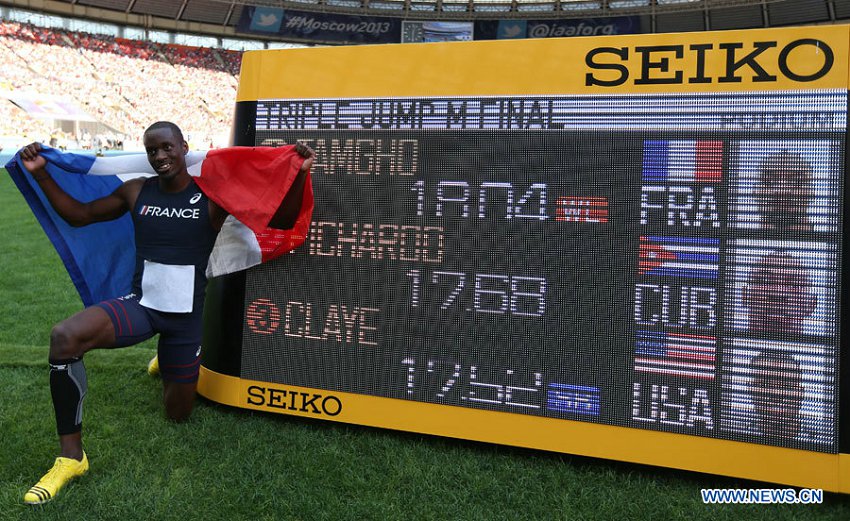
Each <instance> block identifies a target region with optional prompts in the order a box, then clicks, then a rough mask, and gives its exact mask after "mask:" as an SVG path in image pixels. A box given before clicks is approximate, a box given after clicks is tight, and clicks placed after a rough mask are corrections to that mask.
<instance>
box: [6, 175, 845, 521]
mask: <svg viewBox="0 0 850 521" xmlns="http://www.w3.org/2000/svg"><path fill="white" fill-rule="evenodd" d="M0 174H2V175H0V244H2V247H1V248H0V288H2V292H0V297H1V298H0V309H2V311H0V382H2V386H3V394H2V399H0V442H2V446H0V520H6V519H38V520H45V519H51V520H53V519H55V520H101V519H103V520H122V519H126V520H130V519H145V520H147V519H151V520H160V519H174V520H180V521H191V520H196V519H198V520H199V519H209V520H218V519H221V520H241V519H245V520H254V519H275V520H278V519H279V520H290V519H293V520H349V519H350V520H361V519H375V520H384V519H392V520H395V519H398V520H420V519H433V520H467V519H469V520H472V519H480V520H522V519H533V520H538V519H539V520H549V519H563V520H584V519H587V520H592V519H612V520H653V521H655V520H666V519H688V520H690V519H728V520H739V519H747V520H750V519H753V520H761V519H763V520H770V521H777V520H794V521H803V520H820V519H825V520H832V519H834V520H845V521H846V520H848V519H850V497H845V496H839V495H834V494H827V495H826V498H825V501H824V504H821V505H770V506H759V505H704V504H703V503H702V500H701V497H700V489H701V488H737V487H743V488H752V487H757V488H761V487H773V485H765V484H761V483H752V482H747V481H740V480H734V479H730V478H723V477H718V476H707V475H702V474H695V473H689V472H681V471H673V470H667V469H661V468H654V467H647V466H639V465H629V464H624V463H617V462H610V461H603V460H594V459H589V458H581V457H571V456H566V455H559V454H550V453H543V452H534V451H527V450H520V449H514V448H509V447H501V446H493V445H486V444H478V443H471V442H463V441H457V440H450V439H444V438H436V437H427V436H420V435H414V434H407V433H399V432H392V431H383V430H377V429H369V428H362V427H356V426H348V425H344V424H336V423H331V422H320V421H306V420H301V419H297V418H292V417H288V416H277V415H267V414H259V413H252V412H249V411H246V410H241V409H233V408H228V407H224V406H221V405H217V404H214V403H210V402H207V401H204V400H200V401H199V403H198V405H197V407H196V409H195V413H194V414H193V416H192V418H191V419H190V420H189V421H188V422H186V423H183V424H174V423H171V422H169V421H167V420H165V417H164V414H163V411H162V406H161V404H160V393H161V387H160V383H159V381H158V380H154V379H151V378H149V377H148V376H147V374H146V373H145V369H144V368H145V364H146V362H147V360H148V359H149V358H150V357H151V356H152V354H153V352H154V348H153V343H151V342H148V343H146V344H143V345H141V346H137V347H133V348H127V349H120V350H114V351H100V352H93V353H90V354H89V355H87V356H86V367H87V371H88V377H89V395H88V397H87V398H86V405H85V419H84V436H85V438H84V441H85V446H86V451H87V452H88V455H89V458H90V461H91V471H90V472H89V474H88V475H86V476H85V477H83V478H81V479H80V480H78V481H76V482H74V483H73V484H72V485H71V486H70V487H69V488H68V489H67V490H65V491H63V493H61V494H60V496H59V497H58V498H57V499H56V500H54V501H52V502H51V503H48V504H47V505H45V506H42V507H28V506H26V505H24V504H23V503H22V501H21V498H22V496H23V494H24V492H26V490H27V489H28V488H29V486H30V485H32V484H33V483H34V482H35V480H37V479H38V478H39V477H40V476H41V474H42V473H43V472H44V471H46V470H47V468H48V467H49V466H50V465H51V464H52V461H53V458H54V457H55V455H56V451H57V448H58V445H57V442H56V436H55V426H54V423H53V412H52V406H51V403H50V394H49V390H48V374H47V363H46V359H47V338H48V332H49V330H50V326H51V324H52V323H54V322H56V321H58V320H60V319H62V318H64V317H65V316H66V315H69V314H71V313H73V312H75V311H77V310H79V309H80V308H81V304H80V303H79V300H78V298H77V296H76V293H75V291H74V289H73V287H72V285H71V283H70V281H69V279H68V276H67V274H66V273H65V271H64V268H63V267H62V265H61V263H60V261H59V259H58V257H57V255H56V254H55V252H54V251H53V249H52V247H51V246H50V244H49V242H48V241H47V239H46V238H45V236H44V234H43V233H42V231H41V230H40V228H39V227H38V225H37V224H36V222H35V220H34V218H33V217H32V215H31V214H30V212H29V209H28V208H27V207H26V205H25V203H24V202H23V199H22V198H21V197H20V194H18V192H17V190H16V189H15V187H14V185H13V184H12V182H11V181H10V179H9V177H8V176H7V175H6V173H5V171H2V170H0Z"/></svg>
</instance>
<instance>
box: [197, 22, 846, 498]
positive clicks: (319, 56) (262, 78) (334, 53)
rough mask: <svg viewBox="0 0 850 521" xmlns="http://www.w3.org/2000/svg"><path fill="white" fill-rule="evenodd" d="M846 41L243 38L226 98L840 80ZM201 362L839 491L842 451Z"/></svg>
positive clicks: (404, 421) (448, 417)
mask: <svg viewBox="0 0 850 521" xmlns="http://www.w3.org/2000/svg"><path fill="white" fill-rule="evenodd" d="M813 35H814V37H813ZM849 49H850V26H821V27H818V28H817V30H816V31H814V30H813V29H812V28H811V27H804V28H787V29H771V30H752V31H730V32H703V33H687V34H659V35H641V36H628V37H616V36H614V37H593V38H569V39H541V40H511V41H481V42H462V43H436V44H406V45H381V46H359V47H336V48H311V49H290V50H279V51H251V52H247V53H245V55H244V57H243V61H242V71H241V76H240V84H239V90H238V96H237V102H246V101H247V102H251V101H258V100H265V99H289V100H298V99H325V98H329V99H340V98H386V97H398V98H403V97H413V98H415V97H423V96H499V95H507V96H518V95H591V94H592V95H598V94H614V95H616V94H658V93H708V92H711V93H721V92H763V91H771V92H772V91H807V90H829V89H832V90H842V91H847V90H848V86H850V78H848V63H850V52H848V51H849ZM236 130H237V132H238V129H236ZM205 356H206V355H205ZM205 360H206V359H205ZM841 363H842V364H843V366H845V367H846V365H847V364H846V362H845V361H843V360H842V361H841ZM206 366H207V364H206V362H205V364H204V366H203V367H202V368H201V380H200V383H199V392H200V393H201V395H203V396H205V397H207V398H209V399H211V400H213V401H216V402H220V403H223V404H227V405H232V406H235V407H241V408H246V409H254V410H261V411H267V412H274V413H285V414H293V415H298V416H306V417H311V418H322V419H328V420H333V421H341V422H346V423H352V424H359V425H367V426H373V427H382V428H389V429H398V430H403V431H412V432H418V433H425V434H434V435H440V436H449V437H455V438H462V439H468V440H477V441H483V442H490V443H498V444H506V445H513V446H520V447H528V448H534V449H542V450H547V451H555V452H564V453H570V454H578V455H583V456H590V457H596V458H606V459H612V460H619V461H627V462H634V463H641V464H649V465H658V466H663V467H670V468H677V469H685V470H691V471H698V472H705V473H712V474H719V475H726V476H733V477H740V478H746V479H753V480H759V481H767V482H775V483H783V484H789V485H794V486H801V487H811V488H822V489H825V490H829V491H835V492H842V493H850V454H843V453H838V454H826V453H818V452H811V451H805V450H796V449H786V448H779V447H773V446H766V445H759V444H751V443H744V442H737V441H728V440H721V439H714V438H707V437H700V436H691V435H684V434H672V433H665V432H656V431H651V430H643V429H636V428H627V427H618V426H611V425H604V424H598V423H589V422H582V421H573V420H566V419H552V418H545V417H537V416H530V415H523V414H512V413H503V412H493V411H487V410H478V409H471V408H463V407H454V406H445V405H438V404H430V403H420V402H413V401H406V400H398V399H391V398H381V397H374V396H367V395H361V394H351V393H344V392H335V391H333V392H331V391H327V390H321V389H310V388H301V387H293V386H282V385H279V384H270V383H266V382H260V381H251V380H246V379H242V378H239V377H236V376H229V375H226V374H222V373H219V372H217V371H214V370H212V369H210V368H208V367H206ZM841 383H843V382H841ZM845 385H846V384H845ZM838 387H839V392H840V393H842V396H846V391H844V390H842V389H841V385H839V386H838ZM302 393H303V395H304V396H314V395H320V397H319V398H318V399H317V400H316V403H321V407H320V411H321V412H320V413H319V414H316V413H315V412H314V411H311V410H307V409H305V408H298V407H289V405H290V403H289V402H290V398H288V397H291V396H293V395H300V394H302Z"/></svg>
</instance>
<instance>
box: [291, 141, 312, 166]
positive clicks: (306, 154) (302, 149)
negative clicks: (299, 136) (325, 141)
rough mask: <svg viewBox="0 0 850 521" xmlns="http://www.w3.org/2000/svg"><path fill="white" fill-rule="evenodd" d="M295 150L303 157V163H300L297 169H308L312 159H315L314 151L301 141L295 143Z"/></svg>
mask: <svg viewBox="0 0 850 521" xmlns="http://www.w3.org/2000/svg"><path fill="white" fill-rule="evenodd" d="M295 151H296V152H298V153H299V154H300V155H301V157H303V158H304V163H303V164H302V165H301V170H299V171H300V172H306V171H307V170H310V167H311V166H313V160H314V159H316V152H315V151H314V150H313V149H312V148H310V147H309V146H307V144H306V143H304V142H303V141H298V142H297V143H295Z"/></svg>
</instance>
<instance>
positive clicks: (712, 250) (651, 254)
mask: <svg viewBox="0 0 850 521" xmlns="http://www.w3.org/2000/svg"><path fill="white" fill-rule="evenodd" d="M719 259H720V239H703V238H697V237H656V236H643V237H641V238H640V252H639V253H638V275H654V276H658V277H686V278H691V279H711V280H714V279H717V271H718V264H719Z"/></svg>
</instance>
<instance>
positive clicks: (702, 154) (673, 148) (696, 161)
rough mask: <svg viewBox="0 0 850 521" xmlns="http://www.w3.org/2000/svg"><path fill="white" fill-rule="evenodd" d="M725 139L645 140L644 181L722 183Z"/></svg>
mask: <svg viewBox="0 0 850 521" xmlns="http://www.w3.org/2000/svg"><path fill="white" fill-rule="evenodd" d="M722 179H723V142H722V141H644V143H643V181H644V182H645V183H674V182H678V183H719V182H720V181H721V180H722Z"/></svg>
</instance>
